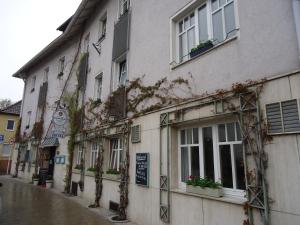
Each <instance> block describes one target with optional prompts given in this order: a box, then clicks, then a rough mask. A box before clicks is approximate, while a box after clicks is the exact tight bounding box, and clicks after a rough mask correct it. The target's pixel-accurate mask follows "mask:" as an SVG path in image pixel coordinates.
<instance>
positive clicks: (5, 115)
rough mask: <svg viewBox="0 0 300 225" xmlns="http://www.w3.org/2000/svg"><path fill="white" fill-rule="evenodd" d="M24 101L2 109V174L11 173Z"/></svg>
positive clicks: (0, 158)
mask: <svg viewBox="0 0 300 225" xmlns="http://www.w3.org/2000/svg"><path fill="white" fill-rule="evenodd" d="M21 104H22V101H19V102H16V103H14V104H13V105H10V106H8V107H6V108H4V109H1V110H0V174H9V173H10V167H11V160H12V156H13V149H14V143H15V134H16V131H17V128H18V125H19V117H20V111H21Z"/></svg>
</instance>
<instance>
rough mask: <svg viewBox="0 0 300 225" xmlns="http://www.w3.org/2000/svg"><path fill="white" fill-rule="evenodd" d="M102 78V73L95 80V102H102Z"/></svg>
mask: <svg viewBox="0 0 300 225" xmlns="http://www.w3.org/2000/svg"><path fill="white" fill-rule="evenodd" d="M102 76H103V74H102V73H100V74H99V75H97V76H96V78H95V93H94V100H96V101H97V100H101V94H102Z"/></svg>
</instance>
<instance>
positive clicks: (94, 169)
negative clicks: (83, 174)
mask: <svg viewBox="0 0 300 225" xmlns="http://www.w3.org/2000/svg"><path fill="white" fill-rule="evenodd" d="M96 170H97V168H96V167H90V168H88V169H87V171H89V172H96Z"/></svg>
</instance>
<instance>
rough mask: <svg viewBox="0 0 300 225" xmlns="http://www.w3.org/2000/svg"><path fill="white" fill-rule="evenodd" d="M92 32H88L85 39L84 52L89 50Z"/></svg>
mask: <svg viewBox="0 0 300 225" xmlns="http://www.w3.org/2000/svg"><path fill="white" fill-rule="evenodd" d="M89 45H90V34H87V35H86V36H85V38H84V40H83V53H88V52H89Z"/></svg>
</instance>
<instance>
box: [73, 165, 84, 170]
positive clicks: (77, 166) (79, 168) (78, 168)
mask: <svg viewBox="0 0 300 225" xmlns="http://www.w3.org/2000/svg"><path fill="white" fill-rule="evenodd" d="M74 169H76V170H81V169H82V166H81V165H79V164H77V165H76V166H75V167H74Z"/></svg>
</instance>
